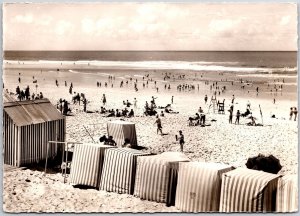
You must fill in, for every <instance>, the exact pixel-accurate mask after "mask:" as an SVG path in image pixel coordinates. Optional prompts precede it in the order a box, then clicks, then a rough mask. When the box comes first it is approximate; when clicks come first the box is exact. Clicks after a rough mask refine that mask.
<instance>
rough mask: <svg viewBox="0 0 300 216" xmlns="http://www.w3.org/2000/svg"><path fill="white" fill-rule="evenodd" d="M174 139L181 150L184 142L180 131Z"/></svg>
mask: <svg viewBox="0 0 300 216" xmlns="http://www.w3.org/2000/svg"><path fill="white" fill-rule="evenodd" d="M175 138H176V141H179V145H180V151H181V152H183V144H184V136H183V134H182V131H181V130H180V131H179V136H177V135H176V136H175Z"/></svg>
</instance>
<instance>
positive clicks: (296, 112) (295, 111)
mask: <svg viewBox="0 0 300 216" xmlns="http://www.w3.org/2000/svg"><path fill="white" fill-rule="evenodd" d="M297 114H298V111H297V107H294V115H295V118H294V121H296V119H297Z"/></svg>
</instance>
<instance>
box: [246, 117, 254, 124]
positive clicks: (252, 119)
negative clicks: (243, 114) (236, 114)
mask: <svg viewBox="0 0 300 216" xmlns="http://www.w3.org/2000/svg"><path fill="white" fill-rule="evenodd" d="M250 120H251V122H248V123H247V125H248V126H256V122H255V119H254V117H253V116H250Z"/></svg>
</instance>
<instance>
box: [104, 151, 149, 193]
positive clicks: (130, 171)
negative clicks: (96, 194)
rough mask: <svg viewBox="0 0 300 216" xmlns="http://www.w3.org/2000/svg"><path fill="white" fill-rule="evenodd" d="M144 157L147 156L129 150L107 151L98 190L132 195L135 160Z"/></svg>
mask: <svg viewBox="0 0 300 216" xmlns="http://www.w3.org/2000/svg"><path fill="white" fill-rule="evenodd" d="M146 155H149V154H148V153H144V152H142V151H138V150H135V149H131V148H111V149H107V150H106V152H105V156H104V164H103V169H102V178H101V182H100V190H106V191H109V192H117V193H127V194H133V189H134V182H135V174H136V163H137V158H138V157H140V156H146Z"/></svg>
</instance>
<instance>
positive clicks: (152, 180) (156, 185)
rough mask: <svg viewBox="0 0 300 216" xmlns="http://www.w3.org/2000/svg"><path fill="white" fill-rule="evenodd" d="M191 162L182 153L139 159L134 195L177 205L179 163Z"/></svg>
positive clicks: (169, 153)
mask: <svg viewBox="0 0 300 216" xmlns="http://www.w3.org/2000/svg"><path fill="white" fill-rule="evenodd" d="M188 161H190V160H189V158H188V157H187V156H185V155H184V154H183V153H180V152H164V153H162V154H159V155H154V156H148V157H139V158H138V161H137V173H136V177H135V186H134V195H135V196H137V197H140V198H141V199H145V200H149V201H156V202H161V203H166V204H167V206H170V205H174V204H175V194H176V185H177V175H178V166H179V162H188Z"/></svg>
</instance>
